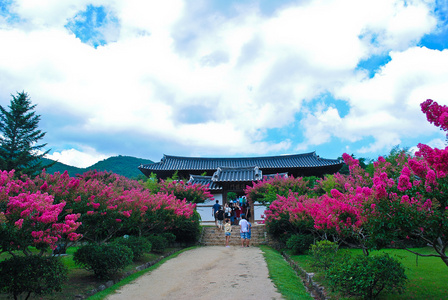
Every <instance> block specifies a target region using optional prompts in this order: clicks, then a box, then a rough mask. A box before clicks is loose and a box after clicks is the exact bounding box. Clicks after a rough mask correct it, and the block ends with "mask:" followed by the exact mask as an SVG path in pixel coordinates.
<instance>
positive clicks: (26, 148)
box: [0, 92, 51, 176]
mask: <svg viewBox="0 0 448 300" xmlns="http://www.w3.org/2000/svg"><path fill="white" fill-rule="evenodd" d="M11 96H12V100H11V103H10V105H9V111H7V110H6V109H4V108H3V107H2V106H1V105H0V134H1V136H0V169H1V170H6V171H11V170H15V171H16V175H17V176H20V175H22V174H27V175H29V176H33V175H35V174H37V173H39V172H41V171H42V169H43V168H47V167H49V166H51V165H46V166H42V158H43V157H44V155H46V154H47V153H48V152H49V151H50V150H47V151H45V152H42V151H40V150H41V149H42V148H43V147H45V146H46V145H47V144H41V145H38V144H37V142H38V141H39V140H40V139H42V138H43V137H44V136H45V132H42V131H41V130H39V129H38V124H39V121H40V115H37V114H36V113H35V112H34V109H35V107H36V105H31V100H30V99H29V96H28V94H27V93H25V92H21V93H17V96H14V95H11Z"/></svg>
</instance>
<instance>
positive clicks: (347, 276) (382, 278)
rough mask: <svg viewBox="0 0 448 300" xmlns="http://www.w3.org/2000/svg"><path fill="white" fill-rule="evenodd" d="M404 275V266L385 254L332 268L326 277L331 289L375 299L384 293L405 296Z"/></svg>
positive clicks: (361, 256) (340, 263) (355, 259)
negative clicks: (402, 294)
mask: <svg viewBox="0 0 448 300" xmlns="http://www.w3.org/2000/svg"><path fill="white" fill-rule="evenodd" d="M404 271H405V269H404V267H403V266H402V265H401V263H400V262H398V261H397V260H396V259H394V258H393V257H390V256H389V255H388V254H386V253H384V254H381V255H375V256H365V255H357V256H355V257H354V258H352V259H350V260H348V261H344V262H339V263H335V264H333V265H332V266H331V267H330V268H329V269H328V270H327V272H326V277H327V279H328V282H329V285H330V287H332V288H333V289H335V290H337V291H340V292H342V293H343V294H345V295H347V296H350V297H363V298H364V299H375V298H376V297H377V296H378V295H379V294H380V293H381V292H382V291H384V292H387V293H399V294H401V293H403V292H404V290H405V288H406V282H407V277H406V275H405V273H404Z"/></svg>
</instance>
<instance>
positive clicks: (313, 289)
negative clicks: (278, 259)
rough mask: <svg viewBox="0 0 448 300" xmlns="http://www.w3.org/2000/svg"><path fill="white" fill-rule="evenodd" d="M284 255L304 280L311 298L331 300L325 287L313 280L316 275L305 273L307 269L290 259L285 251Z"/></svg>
mask: <svg viewBox="0 0 448 300" xmlns="http://www.w3.org/2000/svg"><path fill="white" fill-rule="evenodd" d="M282 255H283V257H284V258H285V260H286V261H287V262H288V263H289V265H290V266H291V267H292V268H293V269H294V271H295V272H296V273H297V275H298V276H300V278H302V282H303V284H304V285H305V287H306V288H307V291H308V293H310V295H311V297H313V298H314V299H318V300H327V299H330V298H328V297H327V295H326V293H325V289H324V287H323V286H321V285H320V284H319V283H318V282H316V281H314V280H313V277H314V273H308V272H307V271H305V269H303V268H302V267H301V266H299V265H298V264H297V263H296V262H295V261H293V260H292V259H291V257H289V255H288V254H286V253H285V252H284V251H282Z"/></svg>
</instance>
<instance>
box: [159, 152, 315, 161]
mask: <svg viewBox="0 0 448 300" xmlns="http://www.w3.org/2000/svg"><path fill="white" fill-rule="evenodd" d="M304 156H317V155H316V151H312V152H308V153H299V154H282V155H271V156H250V157H249V156H246V157H200V156H177V155H169V154H163V158H162V160H165V159H182V160H184V159H185V160H253V159H273V158H291V157H304ZM317 157H319V156H317ZM319 158H320V157H319Z"/></svg>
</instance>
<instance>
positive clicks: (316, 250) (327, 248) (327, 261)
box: [311, 240, 338, 270]
mask: <svg viewBox="0 0 448 300" xmlns="http://www.w3.org/2000/svg"><path fill="white" fill-rule="evenodd" d="M337 252H338V244H336V243H333V242H330V241H327V240H324V241H319V242H317V243H316V244H314V245H311V253H312V255H313V263H312V264H313V266H314V267H316V268H319V269H324V270H327V269H328V268H329V267H330V265H331V264H332V262H334V260H335V257H336V255H337Z"/></svg>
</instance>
